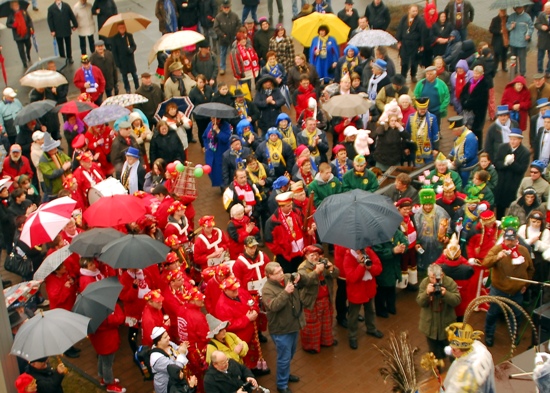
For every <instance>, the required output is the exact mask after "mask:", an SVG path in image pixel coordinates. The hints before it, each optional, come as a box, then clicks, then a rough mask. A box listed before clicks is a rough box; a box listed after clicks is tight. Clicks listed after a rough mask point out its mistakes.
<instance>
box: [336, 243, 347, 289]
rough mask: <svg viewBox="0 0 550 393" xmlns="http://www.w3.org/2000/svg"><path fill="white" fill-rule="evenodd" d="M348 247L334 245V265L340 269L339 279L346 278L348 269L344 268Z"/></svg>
mask: <svg viewBox="0 0 550 393" xmlns="http://www.w3.org/2000/svg"><path fill="white" fill-rule="evenodd" d="M347 251H348V249H347V248H346V247H342V246H338V245H336V244H335V245H334V266H336V267H337V268H338V270H340V275H339V276H338V278H339V279H342V280H345V279H346V271H345V270H344V257H345V256H346V252H347Z"/></svg>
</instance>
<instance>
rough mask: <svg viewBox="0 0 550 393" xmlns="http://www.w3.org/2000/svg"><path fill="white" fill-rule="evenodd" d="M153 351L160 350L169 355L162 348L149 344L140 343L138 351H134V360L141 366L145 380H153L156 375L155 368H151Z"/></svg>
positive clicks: (159, 351) (140, 369)
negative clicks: (152, 346)
mask: <svg viewBox="0 0 550 393" xmlns="http://www.w3.org/2000/svg"><path fill="white" fill-rule="evenodd" d="M153 352H158V353H161V354H163V355H164V356H166V357H168V355H167V354H166V352H164V351H163V350H162V349H158V348H151V347H150V346H148V345H140V346H139V347H138V349H137V351H136V353H134V362H135V363H136V364H137V366H138V367H139V371H140V372H141V375H143V380H144V381H152V380H153V377H154V373H153V369H152V368H151V354H152V353H153Z"/></svg>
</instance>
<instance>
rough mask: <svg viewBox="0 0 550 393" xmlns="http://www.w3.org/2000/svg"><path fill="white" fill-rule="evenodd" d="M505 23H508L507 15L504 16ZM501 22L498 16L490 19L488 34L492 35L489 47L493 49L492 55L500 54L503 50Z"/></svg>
mask: <svg viewBox="0 0 550 393" xmlns="http://www.w3.org/2000/svg"><path fill="white" fill-rule="evenodd" d="M505 21H506V23H507V21H508V15H506V18H505ZM501 25H502V21H501V19H500V16H499V15H497V16H495V17H494V18H493V19H491V24H490V25H489V33H491V34H492V36H493V37H492V38H491V46H492V47H493V51H494V53H500V52H502V49H503V48H504V39H503V36H502V26H501Z"/></svg>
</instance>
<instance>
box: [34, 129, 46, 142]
mask: <svg viewBox="0 0 550 393" xmlns="http://www.w3.org/2000/svg"><path fill="white" fill-rule="evenodd" d="M40 139H44V133H43V132H42V131H35V132H33V133H32V140H33V142H36V141H39V140H40Z"/></svg>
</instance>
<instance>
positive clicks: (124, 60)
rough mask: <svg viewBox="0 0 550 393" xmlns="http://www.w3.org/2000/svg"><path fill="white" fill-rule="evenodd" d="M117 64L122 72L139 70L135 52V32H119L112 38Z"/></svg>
mask: <svg viewBox="0 0 550 393" xmlns="http://www.w3.org/2000/svg"><path fill="white" fill-rule="evenodd" d="M111 45H112V48H113V56H114V58H115V64H116V66H117V67H118V68H119V69H120V72H121V73H122V74H127V73H135V72H137V68H136V61H135V59H134V52H135V51H136V49H137V46H136V42H135V41H134V36H133V34H130V33H125V34H124V35H123V36H122V35H121V34H120V33H117V34H116V35H115V36H114V37H113V38H111Z"/></svg>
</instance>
